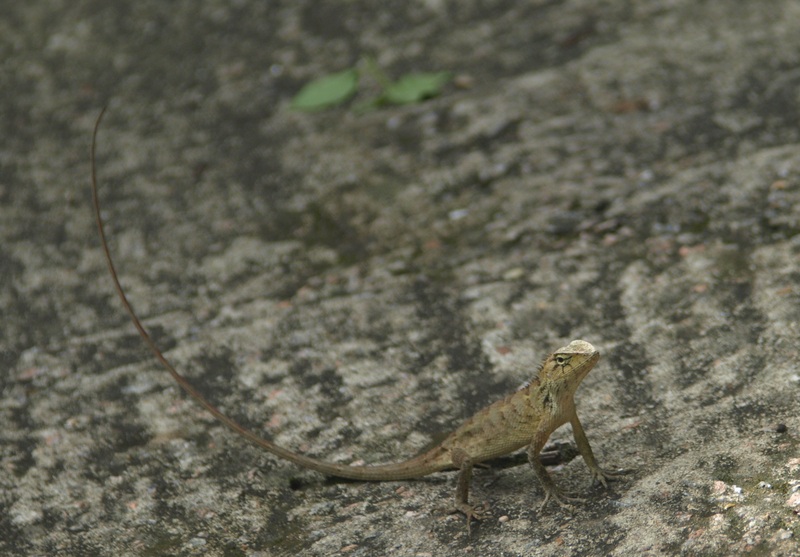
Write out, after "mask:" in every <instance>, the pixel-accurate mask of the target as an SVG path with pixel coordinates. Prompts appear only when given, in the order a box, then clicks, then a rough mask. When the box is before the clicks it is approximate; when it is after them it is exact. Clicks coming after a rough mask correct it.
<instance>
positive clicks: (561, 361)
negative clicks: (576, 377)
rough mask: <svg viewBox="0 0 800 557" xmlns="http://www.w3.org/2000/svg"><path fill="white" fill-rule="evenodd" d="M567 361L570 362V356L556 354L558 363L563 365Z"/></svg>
mask: <svg viewBox="0 0 800 557" xmlns="http://www.w3.org/2000/svg"><path fill="white" fill-rule="evenodd" d="M567 362H569V356H564V355H563V354H558V355H557V356H556V363H557V364H558V365H560V366H563V365H565V364H566V363H567Z"/></svg>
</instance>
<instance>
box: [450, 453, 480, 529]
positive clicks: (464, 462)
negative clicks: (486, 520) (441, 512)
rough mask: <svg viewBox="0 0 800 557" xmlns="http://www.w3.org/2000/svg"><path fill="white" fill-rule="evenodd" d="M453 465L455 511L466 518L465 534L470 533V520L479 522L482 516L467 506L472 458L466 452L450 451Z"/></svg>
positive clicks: (470, 506) (473, 508)
mask: <svg viewBox="0 0 800 557" xmlns="http://www.w3.org/2000/svg"><path fill="white" fill-rule="evenodd" d="M450 458H451V459H452V461H453V465H454V466H457V467H458V483H457V485H456V500H455V510H456V511H458V512H460V513H463V514H464V515H465V516H466V517H467V534H469V533H470V526H471V524H472V519H473V518H474V519H475V520H481V519H483V515H482V514H481V513H479V512H478V511H477V510H476V509H475V507H473V506H472V505H470V504H469V484H470V482H471V481H472V468H473V466H474V464H473V462H472V458H470V456H469V454H467V451H465V450H464V449H460V448H455V449H452V450H451V451H450Z"/></svg>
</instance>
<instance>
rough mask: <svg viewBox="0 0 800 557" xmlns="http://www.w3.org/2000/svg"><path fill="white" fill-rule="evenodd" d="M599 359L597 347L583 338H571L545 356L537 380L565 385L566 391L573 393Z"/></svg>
mask: <svg viewBox="0 0 800 557" xmlns="http://www.w3.org/2000/svg"><path fill="white" fill-rule="evenodd" d="M599 359H600V352H598V350H597V348H595V347H594V346H592V345H591V344H589V343H588V342H586V341H585V340H573V341H572V342H570V343H569V344H568V345H566V346H563V347H561V348H559V349H558V350H556V351H555V352H553V353H552V354H550V356H548V357H547V359H546V360H545V361H544V364H542V369H541V370H540V371H539V381H540V382H541V383H545V382H548V383H551V384H553V385H555V384H562V385H567V386H568V387H569V388H568V389H567V391H568V392H570V393H572V394H574V393H575V389H577V388H578V385H580V384H581V381H583V378H584V377H586V375H587V374H588V373H589V371H591V369H592V368H593V367H594V365H595V364H596V363H597V360H599Z"/></svg>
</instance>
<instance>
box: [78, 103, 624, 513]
mask: <svg viewBox="0 0 800 557" xmlns="http://www.w3.org/2000/svg"><path fill="white" fill-rule="evenodd" d="M104 113H105V109H103V111H102V112H101V113H100V115H99V116H98V118H97V121H96V123H95V127H94V131H93V135H92V146H91V187H92V201H93V205H94V215H95V220H96V224H97V229H98V233H99V236H100V241H101V245H102V248H103V252H104V255H105V259H106V263H107V266H108V269H109V272H110V274H111V277H112V279H113V282H114V287H115V289H116V291H117V294H118V295H119V298H120V300H121V301H122V305H123V306H124V308H125V310H126V312H127V313H128V315H129V316H130V318H131V320H132V321H133V324H134V326H135V327H136V329H137V330H138V332H139V334H140V335H141V337H142V338H143V340H144V341H145V343H146V344H147V345H148V347H149V348H150V350H151V351H152V352H153V354H154V355H155V356H156V358H157V359H158V360H159V361H160V362H161V364H162V365H163V366H164V367H165V368H166V369H167V371H168V372H169V373H170V375H171V376H172V378H173V379H174V380H175V381H176V382H177V383H178V385H179V386H180V387H181V388H182V389H183V390H184V391H185V392H186V393H187V394H188V395H189V396H190V397H191V398H193V399H194V400H195V401H197V402H198V403H199V404H200V405H201V406H203V407H204V408H205V409H206V410H207V411H208V412H210V413H211V414H212V415H213V416H214V417H216V418H217V419H218V420H219V421H221V422H222V423H223V424H225V425H226V426H228V427H229V428H230V429H232V430H233V431H235V432H236V433H238V434H239V435H241V436H243V437H244V438H246V439H247V440H249V441H251V442H252V443H254V444H255V445H257V446H259V447H261V448H263V449H266V450H267V451H269V452H270V453H272V454H274V455H276V456H278V457H280V458H283V459H286V460H288V461H291V462H293V463H295V464H297V465H298V466H302V467H305V468H309V469H311V470H315V471H317V472H321V473H323V474H327V475H330V476H336V477H341V478H349V479H353V480H361V481H389V480H405V479H412V478H419V477H422V476H427V475H428V474H432V473H434V472H438V471H442V470H448V469H458V470H459V476H458V482H457V488H456V495H455V508H456V509H457V510H458V511H461V512H463V513H464V514H465V515H466V516H467V523H468V524H469V522H470V520H471V518H476V519H478V518H481V517H480V515H479V513H478V512H477V511H476V510H475V509H474V508H473V507H472V506H471V505H470V504H469V503H468V494H469V483H470V480H471V477H472V468H473V466H474V465H475V464H477V463H479V462H483V461H485V460H489V459H492V458H496V457H499V456H502V455H506V454H509V453H511V452H513V451H515V450H517V449H519V448H521V447H525V446H527V447H528V460H529V462H530V464H531V466H532V467H533V470H534V473H535V474H536V476H537V478H538V479H539V481H540V483H541V484H542V487H543V489H544V492H545V498H544V501H543V503H542V508H543V507H544V506H545V505H546V504H547V502H548V501H549V500H550V499H554V500H555V501H556V502H558V503H559V504H561V505H562V506H566V507H569V505H568V501H579V499H575V498H572V497H568V496H565V495H563V494H562V493H561V492H560V491H559V490H558V488H557V487H556V486H555V484H554V483H553V481H552V479H551V477H550V475H549V473H548V472H547V470H546V469H545V467H544V465H543V464H542V463H541V460H540V458H539V453H540V452H541V450H542V448H543V447H544V445H545V443H546V441H547V439H548V438H549V437H550V434H551V433H552V432H553V431H554V430H555V429H557V428H558V427H560V426H562V425H564V424H565V423H567V422H569V423H571V424H572V430H573V435H574V438H575V442H576V443H577V446H578V450H579V451H580V453H581V456H582V457H583V459H584V460H585V462H586V464H587V466H588V467H589V471H590V473H591V475H592V478H593V480H595V481H599V482H600V483H602V484H603V485H604V486H605V485H606V481H607V480H609V479H612V478H614V477H615V476H617V475H618V474H619V473H618V472H609V471H606V470H603V469H601V468H600V467H599V466H598V464H597V461H596V460H595V458H594V455H593V454H592V449H591V446H590V445H589V441H588V440H587V438H586V435H585V433H584V431H583V427H582V426H581V423H580V420H579V419H578V414H577V412H576V410H575V402H574V398H573V397H574V395H575V391H576V390H577V388H578V386H579V385H580V383H581V381H583V379H584V377H586V375H587V374H588V373H589V371H591V369H592V368H593V367H594V365H595V364H596V363H597V361H598V359H599V358H600V353H599V352H598V351H597V349H595V347H594V346H592V345H591V344H589V343H588V342H586V341H583V340H574V341H572V342H570V343H569V344H568V345H566V346H564V347H562V348H559V349H558V350H556V351H555V352H553V353H552V354H551V355H550V356H548V357H547V358H546V359H545V361H544V362H543V363H542V365H541V367H540V368H539V371H538V374H537V375H536V376H535V377H534V378H533V379H531V380H530V381H529V382H528V383H527V384H525V385H524V386H523V387H521V388H520V389H519V390H517V391H516V392H514V393H512V394H510V395H508V396H507V397H505V398H504V399H502V400H499V401H497V402H495V403H494V404H491V405H489V406H487V407H486V408H484V409H483V410H481V411H479V412H478V413H476V414H475V415H473V416H472V417H471V418H469V419H468V420H467V421H465V422H464V423H463V424H462V425H461V426H460V427H459V428H458V429H456V430H455V431H454V432H453V433H451V434H450V435H449V436H448V437H447V438H446V439H445V440H444V441H442V442H441V443H440V444H439V445H437V446H435V447H434V448H432V449H430V450H429V451H427V452H425V453H423V454H421V455H419V456H416V457H413V458H410V459H408V460H405V461H402V462H399V463H395V464H383V465H375V466H350V465H345V464H336V463H332V462H325V461H323V460H319V459H316V458H312V457H309V456H306V455H303V454H300V453H297V452H295V451H292V450H290V449H287V448H285V447H282V446H280V445H276V444H275V443H273V442H272V441H270V440H268V439H265V438H262V437H260V436H258V435H256V434H255V433H254V432H252V431H250V430H249V429H247V428H245V427H244V426H242V425H241V424H239V423H238V422H237V421H235V420H233V419H232V418H230V417H228V416H227V415H225V414H223V413H222V412H221V411H220V410H218V409H217V408H216V407H215V406H214V405H213V404H212V403H211V402H210V401H209V400H208V399H206V398H205V397H204V396H203V395H202V394H201V393H200V392H199V391H197V389H195V388H194V386H193V385H192V384H191V383H190V382H189V381H188V380H187V379H186V378H185V377H184V376H183V375H181V374H180V373H179V372H178V371H177V370H176V369H175V368H174V367H173V365H172V364H171V363H170V362H169V360H167V358H166V357H165V356H164V354H163V353H162V352H161V350H160V348H159V347H158V346H157V345H156V343H155V342H154V341H153V339H152V338H151V337H150V335H149V334H148V332H147V330H146V329H145V328H144V326H143V325H142V323H141V321H140V320H139V318H138V316H137V315H136V313H135V312H134V310H133V308H132V307H131V304H130V302H129V301H128V298H127V296H126V295H125V292H124V291H123V289H122V286H121V284H120V282H119V278H118V277H117V271H116V269H115V267H114V263H113V261H112V258H111V253H110V251H109V248H108V242H107V240H106V235H105V230H104V225H103V219H102V217H101V214H100V201H99V196H98V191H97V177H96V174H97V173H96V164H95V152H96V144H97V132H98V129H99V126H100V121H101V119H102V117H103V114H104Z"/></svg>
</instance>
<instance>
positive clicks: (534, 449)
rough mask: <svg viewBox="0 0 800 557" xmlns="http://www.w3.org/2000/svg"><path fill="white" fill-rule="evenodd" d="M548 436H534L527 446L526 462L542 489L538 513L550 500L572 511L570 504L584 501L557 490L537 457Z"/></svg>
mask: <svg viewBox="0 0 800 557" xmlns="http://www.w3.org/2000/svg"><path fill="white" fill-rule="evenodd" d="M549 436H550V435H549V433H547V432H544V433H537V434H536V435H535V436H534V438H533V441H532V442H531V444H530V445H528V462H530V464H531V467H532V468H533V473H534V474H536V477H537V478H538V479H539V483H541V484H542V489H543V490H544V501H542V504H541V506H540V507H539V512H541V511H542V510H544V508H545V506H547V503H548V502H549V501H550V499H552V500H553V501H555V502H556V503H558V504H559V505H560V506H562V507H564V508H565V509H568V510H573V507H572V505H571V504H570V503H580V502H582V501H584V499H580V498H578V497H571V496H569V495H565V494H564V493H563V492H562V491H561V490H560V489H558V488H557V487H556V484H555V483H554V482H553V478H551V477H550V474H549V473H548V472H547V468H545V467H544V464H542V459H541V458H540V457H539V453H541V452H542V448H543V447H544V445H545V443H546V442H547V438H548V437H549Z"/></svg>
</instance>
